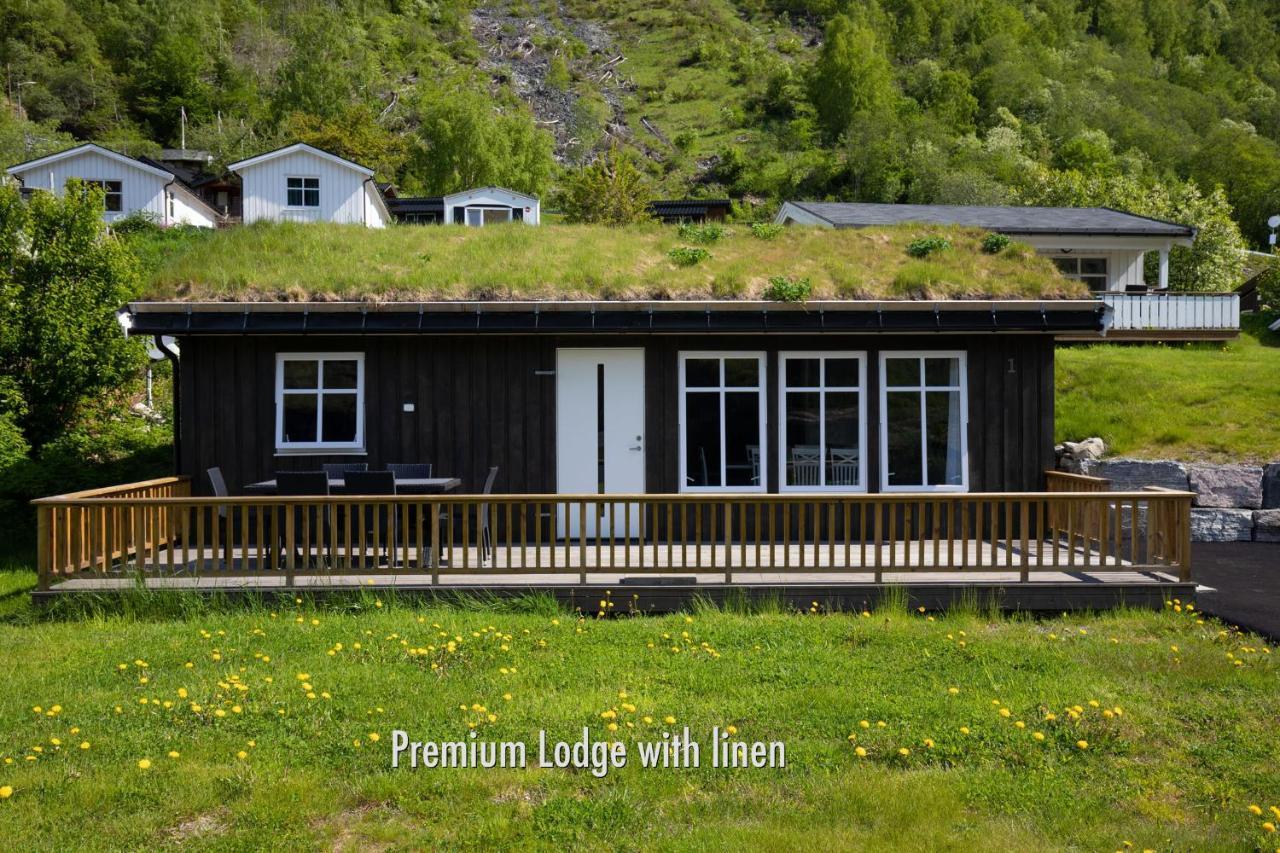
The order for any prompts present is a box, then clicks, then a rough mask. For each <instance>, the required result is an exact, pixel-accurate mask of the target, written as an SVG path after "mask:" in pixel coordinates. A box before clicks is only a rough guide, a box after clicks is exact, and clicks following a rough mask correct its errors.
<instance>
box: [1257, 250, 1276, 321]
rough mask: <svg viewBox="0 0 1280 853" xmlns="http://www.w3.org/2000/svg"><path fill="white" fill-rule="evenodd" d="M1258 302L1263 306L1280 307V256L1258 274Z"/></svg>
mask: <svg viewBox="0 0 1280 853" xmlns="http://www.w3.org/2000/svg"><path fill="white" fill-rule="evenodd" d="M1258 303H1259V304H1260V305H1261V306H1262V307H1263V308H1270V309H1280V258H1277V259H1272V260H1271V261H1270V262H1269V263H1268V264H1267V268H1266V269H1265V270H1263V271H1262V272H1261V273H1259V274H1258Z"/></svg>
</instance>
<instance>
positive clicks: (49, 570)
mask: <svg viewBox="0 0 1280 853" xmlns="http://www.w3.org/2000/svg"><path fill="white" fill-rule="evenodd" d="M52 514H53V507H51V506H43V505H41V506H37V507H36V574H37V575H38V578H39V588H40V589H41V590H46V589H48V588H49V585H50V583H51V582H52V580H53V578H52V575H53V551H52V549H51V548H50V547H49V545H50V542H49V537H50V526H51V525H50V524H49V516H50V515H52Z"/></svg>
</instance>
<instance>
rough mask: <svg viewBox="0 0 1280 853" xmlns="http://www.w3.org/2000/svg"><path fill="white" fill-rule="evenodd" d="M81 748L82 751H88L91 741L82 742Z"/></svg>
mask: <svg viewBox="0 0 1280 853" xmlns="http://www.w3.org/2000/svg"><path fill="white" fill-rule="evenodd" d="M80 748H81V749H88V748H89V741H87V740H86V741H83V742H81V744H80Z"/></svg>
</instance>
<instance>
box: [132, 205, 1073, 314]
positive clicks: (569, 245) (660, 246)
mask: <svg viewBox="0 0 1280 853" xmlns="http://www.w3.org/2000/svg"><path fill="white" fill-rule="evenodd" d="M930 236H945V237H946V238H947V239H949V240H950V242H951V247H950V248H948V249H946V250H944V251H938V252H934V253H932V254H930V255H929V257H928V258H927V259H919V258H913V257H911V256H910V255H909V254H908V253H907V246H908V244H910V243H911V242H912V241H915V240H919V239H921V238H922V237H930ZM984 237H986V232H984V231H981V230H976V229H962V228H953V227H941V226H929V225H898V226H892V227H884V228H866V229H859V230H841V231H835V230H831V229H825V228H809V227H791V228H786V229H784V230H783V232H782V233H780V234H778V235H777V236H776V237H774V238H772V239H768V240H764V239H760V238H759V237H756V236H753V235H752V233H751V229H750V227H749V226H746V225H730V226H728V227H727V233H726V235H725V236H724V237H723V238H722V239H720V240H718V241H717V242H716V243H714V244H713V245H711V246H709V247H707V249H708V252H709V256H707V257H703V258H700V259H699V260H697V261H695V262H693V263H685V264H682V263H680V262H679V259H681V258H682V253H681V252H679V251H676V252H675V253H674V254H673V250H679V249H680V248H681V247H684V246H686V245H687V241H685V240H682V239H681V238H680V236H679V234H678V233H677V229H676V228H675V227H672V226H665V225H661V224H658V223H653V224H646V225H638V226H631V227H625V228H608V227H603V226H588V225H541V226H538V227H529V226H524V225H520V224H510V225H499V226H486V227H484V228H465V227H462V226H455V225H445V226H413V225H399V226H394V227H391V228H386V229H382V230H374V229H366V228H362V227H360V226H348V225H327V224H316V223H282V224H270V225H268V224H257V225H251V226H247V227H242V228H232V229H226V230H220V231H216V232H201V233H191V234H189V235H187V236H186V238H185V239H181V240H172V239H170V240H168V241H167V243H166V244H165V246H164V248H163V251H161V252H158V253H156V252H153V253H151V254H152V256H153V257H154V262H153V263H151V264H148V266H149V267H151V270H152V271H151V275H150V281H149V284H148V286H147V291H146V294H145V297H146V298H148V299H155V300H171V299H176V300H193V301H205V300H207V301H228V300H230V301H290V302H296V301H334V300H364V301H372V302H395V301H429V300H495V301H497V300H531V299H541V300H546V299H608V300H680V299H687V300H695V299H762V298H764V293H765V291H766V290H767V289H768V287H769V280H770V278H776V277H778V276H787V277H790V278H792V279H795V280H799V279H806V278H807V279H809V281H810V282H811V283H812V295H811V297H810V298H812V299H886V300H888V299H1059V298H1080V297H1084V296H1086V295H1087V291H1086V290H1085V288H1084V287H1083V286H1081V285H1080V284H1078V283H1077V282H1074V281H1070V280H1068V279H1065V278H1063V277H1062V276H1061V275H1059V273H1058V272H1057V270H1056V269H1055V268H1054V267H1053V265H1052V264H1051V263H1050V262H1049V261H1047V260H1045V259H1044V258H1040V257H1037V256H1036V254H1035V251H1034V250H1032V249H1031V248H1030V247H1028V246H1025V245H1021V244H1018V243H1014V244H1011V245H1010V246H1008V247H1007V248H1005V249H1004V250H1003V251H1001V252H999V253H997V254H988V253H986V252H983V251H982V241H983V238H984ZM134 239H139V240H144V241H145V240H153V239H156V238H154V237H153V236H140V237H137V238H134ZM140 249H142V250H145V249H146V247H140Z"/></svg>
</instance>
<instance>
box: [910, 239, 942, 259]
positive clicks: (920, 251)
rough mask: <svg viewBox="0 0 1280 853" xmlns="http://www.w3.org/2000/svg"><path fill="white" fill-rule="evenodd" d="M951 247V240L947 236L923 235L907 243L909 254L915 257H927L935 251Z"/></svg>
mask: <svg viewBox="0 0 1280 853" xmlns="http://www.w3.org/2000/svg"><path fill="white" fill-rule="evenodd" d="M950 248H951V241H950V240H948V239H947V238H946V237H921V238H919V239H917V240H912V241H911V242H910V243H908V244H907V254H908V255H910V256H911V257H913V258H927V257H929V256H930V255H932V254H933V253H934V252H942V251H945V250H947V249H950Z"/></svg>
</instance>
